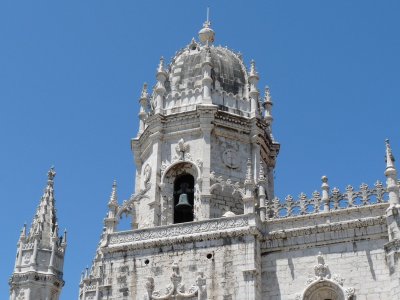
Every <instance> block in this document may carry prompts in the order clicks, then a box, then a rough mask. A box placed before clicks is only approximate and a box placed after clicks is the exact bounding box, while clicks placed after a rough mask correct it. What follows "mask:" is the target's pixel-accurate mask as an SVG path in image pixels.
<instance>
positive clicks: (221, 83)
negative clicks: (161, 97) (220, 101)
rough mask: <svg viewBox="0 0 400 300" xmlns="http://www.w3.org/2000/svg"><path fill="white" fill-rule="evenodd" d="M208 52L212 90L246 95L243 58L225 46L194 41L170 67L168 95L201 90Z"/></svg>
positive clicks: (179, 54) (177, 56)
mask: <svg viewBox="0 0 400 300" xmlns="http://www.w3.org/2000/svg"><path fill="white" fill-rule="evenodd" d="M208 51H209V53H210V57H211V65H212V69H211V78H212V88H213V89H214V90H217V91H218V90H219V91H221V92H222V91H223V92H226V93H230V94H233V95H238V94H239V95H240V96H241V95H242V93H243V91H244V87H245V85H246V82H247V73H246V67H245V66H244V64H243V61H242V58H241V55H240V54H236V53H234V52H233V51H231V50H229V49H227V48H224V47H221V46H213V45H211V46H208V45H199V44H197V43H196V42H195V41H194V40H192V42H191V43H190V44H189V45H188V46H187V47H186V48H184V49H182V50H181V51H180V52H178V53H177V55H176V56H175V57H174V58H173V60H172V62H171V64H170V67H169V78H168V79H167V81H166V82H165V87H166V90H167V93H168V92H171V91H176V92H182V91H184V90H190V89H196V88H201V86H202V78H203V74H202V64H203V63H204V62H205V59H206V55H207V52H208Z"/></svg>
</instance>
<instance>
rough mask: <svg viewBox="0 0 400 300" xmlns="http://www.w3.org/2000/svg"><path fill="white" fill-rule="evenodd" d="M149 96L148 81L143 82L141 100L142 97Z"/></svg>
mask: <svg viewBox="0 0 400 300" xmlns="http://www.w3.org/2000/svg"><path fill="white" fill-rule="evenodd" d="M148 96H149V94H148V93H147V83H146V82H145V83H143V87H142V92H141V93H140V100H141V99H146V100H147V97H148Z"/></svg>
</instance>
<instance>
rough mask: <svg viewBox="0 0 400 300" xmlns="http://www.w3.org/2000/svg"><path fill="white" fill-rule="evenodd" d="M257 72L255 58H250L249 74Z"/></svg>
mask: <svg viewBox="0 0 400 300" xmlns="http://www.w3.org/2000/svg"><path fill="white" fill-rule="evenodd" d="M256 74H257V71H256V62H255V60H254V59H252V60H251V62H250V76H251V75H253V76H254V75H256Z"/></svg>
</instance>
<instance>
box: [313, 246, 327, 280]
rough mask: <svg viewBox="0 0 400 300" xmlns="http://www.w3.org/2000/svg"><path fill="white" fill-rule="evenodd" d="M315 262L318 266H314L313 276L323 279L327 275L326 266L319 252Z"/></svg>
mask: <svg viewBox="0 0 400 300" xmlns="http://www.w3.org/2000/svg"><path fill="white" fill-rule="evenodd" d="M317 262H318V264H317V265H315V266H314V271H315V276H317V277H319V278H321V279H322V278H325V277H327V276H328V274H329V269H328V265H326V264H325V261H324V257H323V256H322V253H321V252H319V253H318V255H317Z"/></svg>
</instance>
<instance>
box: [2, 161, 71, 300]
mask: <svg viewBox="0 0 400 300" xmlns="http://www.w3.org/2000/svg"><path fill="white" fill-rule="evenodd" d="M55 175H56V172H55V170H54V167H52V168H51V169H50V170H49V172H48V173H47V177H48V179H47V186H46V188H45V190H44V193H43V196H42V198H41V200H40V203H39V206H38V208H37V210H36V214H35V216H34V218H33V221H32V225H31V228H30V230H29V233H28V234H27V232H26V225H24V227H23V229H22V230H21V234H20V238H19V241H18V245H17V246H18V250H17V258H16V264H15V269H14V272H13V275H12V276H11V278H10V281H9V283H10V299H11V300H15V299H22V298H23V299H27V300H34V299H56V300H57V299H58V298H59V295H60V293H61V289H62V287H63V285H64V280H63V278H62V274H63V266H64V255H65V249H66V240H64V239H66V233H65V234H64V238H61V237H59V236H58V224H57V216H56V209H55V198H54V177H55Z"/></svg>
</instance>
